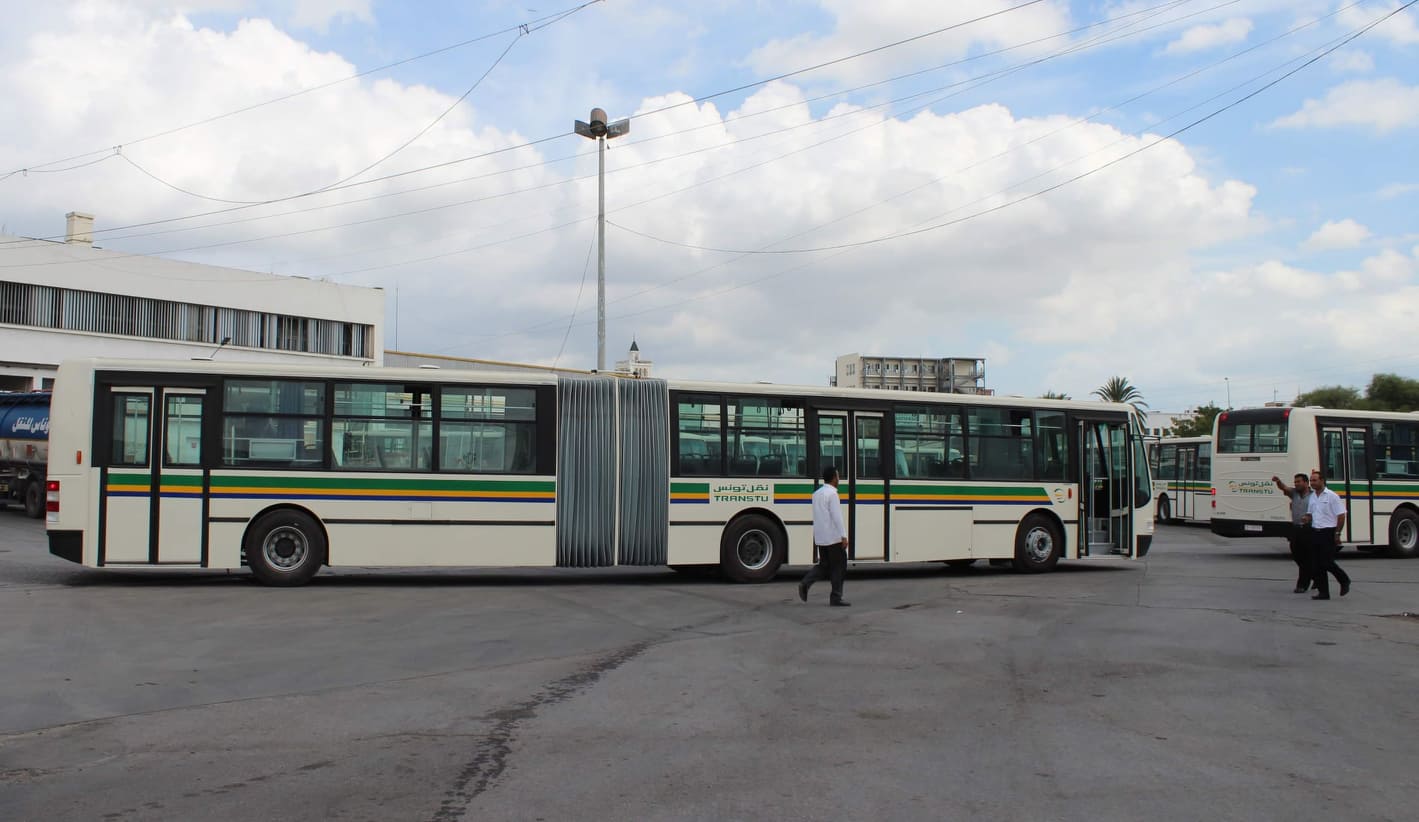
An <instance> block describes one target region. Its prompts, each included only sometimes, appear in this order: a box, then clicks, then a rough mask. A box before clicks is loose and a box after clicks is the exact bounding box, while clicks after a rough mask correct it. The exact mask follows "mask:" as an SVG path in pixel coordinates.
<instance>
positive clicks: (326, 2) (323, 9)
mask: <svg viewBox="0 0 1419 822" xmlns="http://www.w3.org/2000/svg"><path fill="white" fill-rule="evenodd" d="M371 3H372V0H292V9H291V17H290V23H291V25H292V26H294V27H296V28H301V29H314V30H315V31H320V32H324V31H326V30H327V29H329V28H330V24H331V22H334V21H337V20H338V21H340V22H360V23H373V22H374V12H373V11H371V10H370V6H371Z"/></svg>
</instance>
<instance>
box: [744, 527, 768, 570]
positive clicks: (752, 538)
mask: <svg viewBox="0 0 1419 822" xmlns="http://www.w3.org/2000/svg"><path fill="white" fill-rule="evenodd" d="M734 553H735V556H737V557H738V558H739V564H740V565H743V566H744V567H745V568H746V569H747V570H750V571H758V570H761V569H762V568H764V567H766V566H767V565H768V564H769V561H770V560H771V559H773V555H774V541H773V538H772V537H770V536H769V535H768V534H766V533H764V532H763V531H760V530H758V529H755V530H753V531H746V532H745V533H744V535H743V536H741V537H740V538H739V544H738V545H736V546H735V548H734Z"/></svg>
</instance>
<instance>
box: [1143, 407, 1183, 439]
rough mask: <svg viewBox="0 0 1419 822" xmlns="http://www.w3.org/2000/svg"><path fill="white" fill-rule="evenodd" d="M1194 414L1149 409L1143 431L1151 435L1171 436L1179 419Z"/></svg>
mask: <svg viewBox="0 0 1419 822" xmlns="http://www.w3.org/2000/svg"><path fill="white" fill-rule="evenodd" d="M1190 416H1192V414H1191V413H1189V412H1187V411H1149V412H1148V413H1147V415H1146V420H1145V421H1144V423H1143V427H1144V431H1143V433H1145V434H1147V435H1149V436H1151V437H1171V436H1172V435H1173V428H1174V427H1176V426H1177V424H1178V420H1180V419H1184V418H1186V417H1190Z"/></svg>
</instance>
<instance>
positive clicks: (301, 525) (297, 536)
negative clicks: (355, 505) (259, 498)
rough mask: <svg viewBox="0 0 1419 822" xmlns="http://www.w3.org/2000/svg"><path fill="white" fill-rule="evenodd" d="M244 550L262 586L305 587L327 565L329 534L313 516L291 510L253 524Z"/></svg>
mask: <svg viewBox="0 0 1419 822" xmlns="http://www.w3.org/2000/svg"><path fill="white" fill-rule="evenodd" d="M242 548H243V549H244V550H245V551H246V563H247V565H249V566H251V575H252V576H254V577H256V581H257V582H260V583H261V584H262V585H274V586H278V587H290V586H295V585H304V584H306V583H307V582H310V578H311V577H313V576H315V572H316V571H319V570H320V566H322V565H324V564H325V557H326V544H325V532H324V531H323V530H321V528H320V525H319V524H317V523H316V521H315V520H314V519H313V518H312V517H311V516H310V515H309V514H307V513H305V512H304V511H296V510H293V509H290V508H281V509H278V510H275V511H268V512H267V513H265V514H262V515H261V516H259V517H257V518H256V519H255V520H253V521H252V523H251V525H250V526H249V527H248V528H247V529H246V537H245V538H244V539H243V540H242Z"/></svg>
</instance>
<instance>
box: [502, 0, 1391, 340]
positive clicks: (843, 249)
mask: <svg viewBox="0 0 1419 822" xmlns="http://www.w3.org/2000/svg"><path fill="white" fill-rule="evenodd" d="M1415 3H1419V0H1408V2H1406V3H1405V4H1404V5H1402V6H1400V7H1398V8H1395V9H1394V10H1392V11H1391V12H1390V13H1388V14H1386V15H1384V16H1383V17H1380V18H1378V19H1376V20H1374V21H1372V22H1371V23H1369V24H1367V25H1365V26H1362V27H1361V28H1359V29H1357V30H1355V31H1353V32H1352V33H1350V34H1349V35H1346V36H1343V37H1341V38H1338V39H1336V40H1333V41H1330V43H1329V44H1328V45H1327V46H1326V47H1324V48H1323V49H1321V50H1320V51H1319V53H1317V54H1315V56H1313V57H1310V58H1309V59H1306V60H1305V61H1304V62H1303V63H1301V64H1300V65H1298V66H1296V67H1295V68H1293V69H1291V70H1289V71H1287V72H1286V73H1284V74H1283V75H1281V76H1280V77H1277V78H1276V79H1274V80H1272V81H1270V82H1268V83H1266V84H1264V85H1262V86H1261V87H1259V88H1257V89H1255V90H1254V91H1252V92H1250V93H1248V94H1246V95H1244V96H1242V97H1240V98H1238V99H1237V100H1234V101H1232V102H1230V103H1228V104H1227V105H1225V106H1222V107H1220V108H1218V109H1216V110H1214V111H1212V112H1211V113H1209V114H1207V115H1205V116H1204V117H1202V118H1199V119H1197V120H1195V121H1193V122H1191V123H1189V124H1188V125H1186V126H1183V127H1182V128H1180V129H1178V130H1176V131H1174V132H1173V133H1172V134H1170V135H1168V136H1167V137H1164V138H1161V139H1159V140H1155V141H1154V142H1152V143H1149V144H1147V145H1145V146H1143V147H1142V148H1140V149H1138V150H1136V151H1133V152H1130V153H1128V154H1126V155H1123V156H1122V157H1119V158H1116V159H1114V160H1112V161H1110V162H1108V163H1105V164H1103V165H1101V166H1098V167H1097V168H1094V169H1091V170H1090V171H1088V172H1085V173H1083V174H1080V175H1076V176H1075V177H1073V178H1071V179H1070V180H1066V181H1064V182H1062V183H1060V184H1057V185H1055V186H1051V187H1049V188H1047V189H1043V190H1042V191H1040V192H1036V193H1034V194H1032V195H1030V196H1029V197H1025V198H1021V199H1020V200H1016V201H1012V202H1010V203H1006V204H1004V205H1002V206H999V207H996V208H992V209H987V210H985V211H981V212H977V213H975V214H972V215H967V217H964V218H961V219H959V220H955V221H952V223H957V222H963V221H964V220H966V219H971V218H974V217H978V216H982V215H984V214H989V213H993V212H994V211H999V210H1001V209H1002V208H1005V207H1008V206H1010V205H1013V204H1015V203H1018V202H1023V201H1025V200H1027V199H1031V198H1033V197H1036V196H1041V195H1043V194H1045V193H1049V192H1050V191H1054V190H1056V189H1058V188H1061V187H1063V186H1065V185H1068V184H1070V183H1071V182H1075V181H1077V180H1079V179H1083V178H1085V177H1087V176H1090V175H1092V174H1094V173H1097V172H1099V171H1102V170H1103V169H1105V168H1108V167H1110V166H1112V165H1115V164H1117V163H1119V162H1121V161H1122V160H1125V159H1128V158H1129V157H1132V156H1134V155H1136V154H1138V153H1141V152H1142V151H1146V150H1147V149H1149V148H1152V147H1154V146H1156V145H1158V144H1159V143H1161V142H1163V141H1166V140H1168V139H1171V138H1172V137H1173V136H1175V135H1177V134H1180V133H1182V132H1184V131H1186V130H1188V129H1190V128H1193V127H1195V126H1196V125H1199V124H1201V123H1203V122H1206V121H1208V120H1210V119H1212V118H1214V117H1216V116H1218V115H1219V114H1221V113H1223V112H1225V111H1228V110H1230V109H1232V108H1235V107H1236V106H1238V105H1240V104H1241V103H1244V102H1246V101H1247V100H1249V99H1251V98H1253V97H1255V96H1257V95H1258V94H1260V93H1262V92H1263V91H1266V90H1267V89H1270V88H1272V87H1274V86H1275V85H1277V84H1278V83H1280V82H1282V81H1283V80H1285V79H1287V78H1289V77H1291V76H1293V75H1295V74H1296V73H1298V72H1300V71H1301V70H1303V69H1305V68H1307V67H1309V66H1311V65H1314V64H1315V63H1316V62H1318V61H1320V60H1322V59H1324V58H1325V57H1327V56H1329V55H1330V54H1332V53H1334V52H1335V51H1337V50H1338V49H1340V48H1342V47H1344V46H1346V45H1348V44H1349V43H1350V42H1352V41H1354V40H1355V39H1357V38H1359V37H1360V36H1362V35H1364V34H1365V33H1367V32H1369V31H1370V30H1371V29H1373V28H1374V27H1376V26H1378V25H1379V24H1381V23H1383V22H1384V21H1385V20H1388V19H1389V18H1390V17H1393V16H1395V15H1396V14H1399V13H1400V12H1403V11H1405V10H1407V9H1408V8H1410V7H1411V6H1413V5H1414V4H1415ZM1287 62H1288V63H1291V62H1295V60H1294V59H1293V60H1290V61H1287ZM1283 65H1284V64H1283ZM1272 71H1273V72H1274V71H1275V70H1274V69H1273V70H1272ZM1266 73H1267V74H1270V73H1272V72H1266ZM1261 76H1265V75H1261ZM1247 82H1248V83H1250V82H1254V80H1253V81H1247ZM1243 85H1245V83H1244V84H1243ZM1234 88H1235V87H1234ZM934 228H936V227H935V226H934V227H930V228H928V229H922V230H920V231H912V232H903V233H901V234H899V235H894V236H893V237H889V238H879V239H877V240H875V241H868V242H864V243H847V244H840V245H838V246H833V247H825V248H823V249H816V250H829V248H832V249H834V250H836V253H834V254H831V255H829V258H832V257H836V256H840V255H842V254H845V253H847V252H848V251H851V250H853V249H856V248H860V247H863V246H864V245H870V244H872V243H874V242H882V241H885V240H886V239H894V238H896V237H898V236H910V235H912V234H916V233H921V231H925V230H933V229H934ZM733 253H739V254H745V253H749V252H733ZM800 253H802V252H800ZM822 262H823V260H822V259H821V258H819V259H813V260H808V261H805V262H802V263H799V264H796V265H793V266H790V267H789V268H786V269H782V270H779V271H777V272H774V273H771V274H768V275H766V276H764V277H759V278H756V279H754V280H750V281H748V282H741V283H736V284H734V285H731V286H730V287H728V288H723V289H720V290H717V291H714V292H711V293H708V294H699V295H695V296H693V297H689V298H687V299H684V300H678V301H675V302H671V303H665V304H661V305H658V306H654V307H651V308H647V309H643V310H640V311H634V312H628V313H624V314H619V315H617V316H615V317H613V318H612V319H627V318H630V317H636V316H640V315H644V314H649V313H655V312H660V311H665V310H667V309H670V308H676V307H679V306H682V305H688V304H690V303H694V302H699V301H701V300H705V299H710V298H713V297H719V296H723V295H725V294H728V293H731V292H733V291H737V290H739V289H742V288H746V287H748V286H750V285H755V284H758V283H761V282H764V281H767V280H769V279H774V278H777V277H781V276H784V275H786V274H789V273H792V272H794V271H799V270H803V269H806V268H809V267H811V266H817V265H821V263H822ZM544 325H545V323H544ZM534 328H535V327H534ZM529 330H530V329H529ZM520 333H526V330H524V331H515V332H508V333H506V334H500V335H490V336H513V335H515V334H520Z"/></svg>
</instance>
